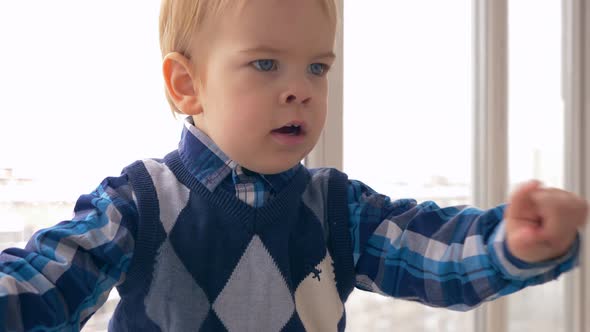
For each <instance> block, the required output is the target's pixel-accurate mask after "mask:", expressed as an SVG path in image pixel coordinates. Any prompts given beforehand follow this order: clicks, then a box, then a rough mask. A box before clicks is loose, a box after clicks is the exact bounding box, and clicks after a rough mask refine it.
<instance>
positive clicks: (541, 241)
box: [505, 181, 588, 263]
mask: <svg viewBox="0 0 590 332" xmlns="http://www.w3.org/2000/svg"><path fill="white" fill-rule="evenodd" d="M508 203H509V206H508V208H507V210H506V213H505V220H506V239H507V241H508V242H507V244H508V248H509V250H510V252H511V253H512V254H513V255H514V256H516V257H517V258H519V259H520V260H523V261H525V262H528V263H537V262H541V261H546V260H549V259H553V258H557V257H560V256H562V255H564V254H565V253H567V251H568V250H569V249H570V248H571V246H572V244H573V243H574V241H575V239H576V235H577V232H578V229H579V228H580V227H582V226H584V225H585V224H586V219H587V218H588V202H586V201H585V200H584V199H582V198H580V197H579V196H577V195H575V194H573V193H570V192H567V191H563V190H560V189H554V188H542V187H541V184H540V183H539V182H538V181H530V182H527V183H525V184H523V185H521V186H520V187H519V188H517V189H516V190H515V191H514V193H513V194H512V196H511V198H510V200H509V202H508Z"/></svg>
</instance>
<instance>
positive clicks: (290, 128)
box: [272, 124, 303, 136]
mask: <svg viewBox="0 0 590 332" xmlns="http://www.w3.org/2000/svg"><path fill="white" fill-rule="evenodd" d="M272 132H273V133H277V134H282V135H288V136H299V135H302V134H303V128H302V127H301V125H297V124H292V125H287V126H283V127H281V128H278V129H275V130H273V131H272Z"/></svg>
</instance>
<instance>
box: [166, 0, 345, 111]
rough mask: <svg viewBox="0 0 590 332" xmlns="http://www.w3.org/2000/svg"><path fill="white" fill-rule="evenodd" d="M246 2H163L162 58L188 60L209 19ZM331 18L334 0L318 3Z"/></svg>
mask: <svg viewBox="0 0 590 332" xmlns="http://www.w3.org/2000/svg"><path fill="white" fill-rule="evenodd" d="M246 1H247V0H162V4H161V7H160V50H161V52H162V58H164V57H165V56H166V55H167V54H169V53H171V52H178V53H180V54H182V55H184V56H185V57H187V58H188V59H190V58H191V54H190V52H189V50H190V47H191V44H192V42H193V41H194V40H195V37H196V36H198V35H199V33H200V32H201V31H203V30H204V27H205V25H206V23H207V21H208V20H211V19H214V18H216V17H218V15H220V14H222V13H224V12H225V11H226V10H227V9H228V8H229V7H232V6H234V7H238V8H239V7H241V6H243V5H244V4H245V2H246ZM318 1H320V3H321V5H322V7H323V9H324V11H325V12H326V14H327V15H328V16H329V19H330V20H331V21H332V22H334V24H335V23H336V20H337V17H338V14H337V9H336V3H335V0H318ZM166 98H167V99H168V103H169V104H170V107H171V108H172V111H173V112H176V113H182V112H181V111H180V110H179V109H178V108H177V107H176V105H174V102H173V101H172V99H171V98H170V95H169V93H168V89H166Z"/></svg>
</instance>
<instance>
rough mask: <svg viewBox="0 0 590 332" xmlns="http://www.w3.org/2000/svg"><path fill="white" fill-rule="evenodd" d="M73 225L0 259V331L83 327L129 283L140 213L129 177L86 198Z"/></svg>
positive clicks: (43, 233)
mask: <svg viewBox="0 0 590 332" xmlns="http://www.w3.org/2000/svg"><path fill="white" fill-rule="evenodd" d="M74 212H75V214H74V217H73V219H72V220H68V221H63V222H61V223H59V224H58V225H56V226H53V227H51V228H48V229H45V230H41V231H39V232H37V233H36V234H35V235H33V237H32V238H31V239H30V240H29V242H28V243H27V245H26V247H25V249H20V248H10V249H6V250H5V251H3V252H2V253H1V254H0V330H1V331H23V330H24V331H28V330H43V331H45V330H52V331H53V330H56V331H57V330H59V331H61V330H70V329H73V330H78V329H80V328H81V327H82V325H83V324H84V323H85V322H86V321H87V320H88V319H89V318H90V316H91V315H92V314H93V313H94V312H95V311H96V310H98V308H99V307H100V306H101V305H102V304H103V303H104V302H105V301H106V299H107V297H108V294H109V292H110V291H111V289H112V288H113V287H114V286H116V285H118V284H119V283H121V282H122V281H123V279H124V276H125V272H126V271H127V269H128V266H129V262H130V259H131V256H132V253H133V248H134V234H135V228H136V219H137V218H136V217H137V209H136V205H135V203H134V201H133V197H132V191H131V188H130V187H129V185H128V181H127V176H126V175H124V174H123V175H121V176H120V177H116V178H107V179H105V180H104V181H103V182H102V183H101V185H100V186H99V187H98V188H97V189H96V190H95V191H94V192H92V193H91V194H89V195H83V196H81V197H80V198H79V199H78V201H77V203H76V206H75V209H74Z"/></svg>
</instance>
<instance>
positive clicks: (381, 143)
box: [343, 0, 473, 331]
mask: <svg viewBox="0 0 590 332" xmlns="http://www.w3.org/2000/svg"><path fill="white" fill-rule="evenodd" d="M344 8H345V9H344V94H343V96H344V111H343V112H344V114H343V117H344V152H343V158H344V167H343V169H344V171H345V172H346V173H347V174H348V175H349V177H350V178H354V179H358V180H361V181H363V182H365V183H366V184H368V185H369V186H371V187H372V188H373V189H375V190H376V191H378V192H380V193H382V194H386V195H388V196H390V197H391V198H392V199H396V198H408V197H411V198H415V199H417V200H418V201H424V200H434V201H436V202H437V203H438V204H439V205H440V206H449V205H460V204H468V203H470V202H471V168H472V167H471V161H472V159H473V156H472V154H471V150H472V148H471V137H472V136H471V135H472V133H471V131H472V122H473V117H472V113H473V112H472V104H473V100H472V95H473V92H472V87H471V86H472V85H471V83H472V76H473V72H472V67H473V65H472V51H471V50H472V47H473V46H472V33H471V31H472V30H473V28H472V14H471V13H472V6H471V4H470V2H468V1H440V0H414V1H356V0H345V1H344ZM347 318H348V323H347V326H348V329H349V330H350V331H389V330H400V331H439V330H443V331H470V330H472V327H473V314H472V313H459V312H452V311H449V310H445V309H433V308H429V307H426V306H423V305H419V304H414V303H410V302H406V301H399V300H392V299H390V298H385V297H379V296H376V295H375V294H367V293H364V292H362V291H359V290H355V292H353V294H352V295H351V298H350V299H349V301H348V303H347Z"/></svg>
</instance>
